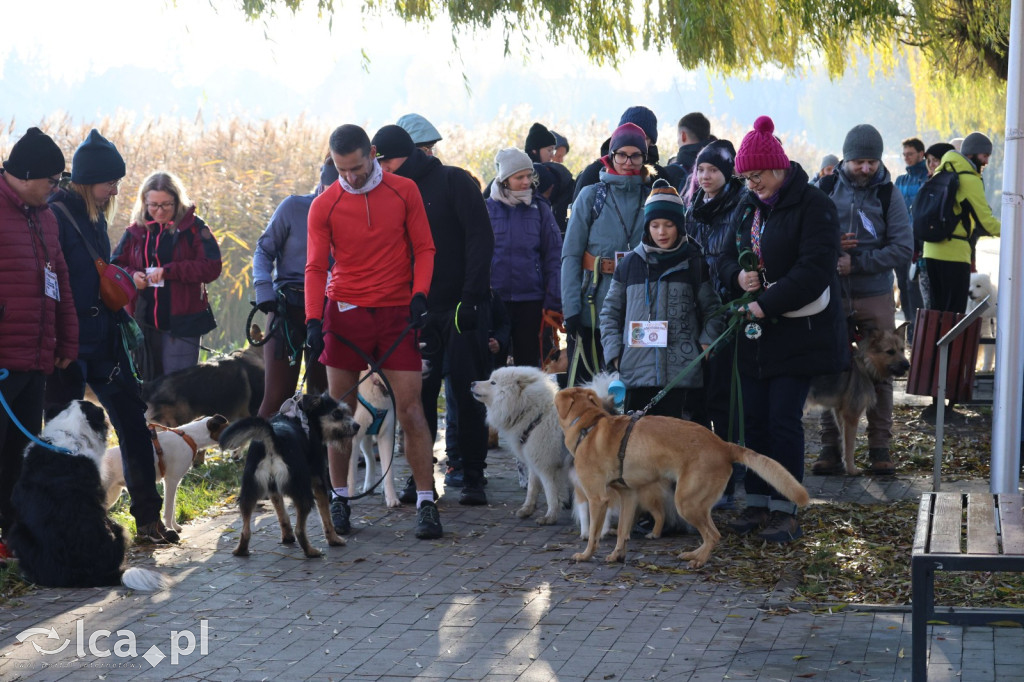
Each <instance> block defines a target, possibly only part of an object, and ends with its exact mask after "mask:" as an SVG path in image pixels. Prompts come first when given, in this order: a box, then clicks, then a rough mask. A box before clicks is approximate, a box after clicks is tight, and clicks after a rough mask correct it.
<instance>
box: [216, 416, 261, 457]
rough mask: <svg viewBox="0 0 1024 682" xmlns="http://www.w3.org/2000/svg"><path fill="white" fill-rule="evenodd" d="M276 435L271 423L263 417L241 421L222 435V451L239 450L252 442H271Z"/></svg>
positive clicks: (225, 430) (247, 418)
mask: <svg viewBox="0 0 1024 682" xmlns="http://www.w3.org/2000/svg"><path fill="white" fill-rule="evenodd" d="M273 435H274V431H273V429H271V428H270V422H268V421H267V420H266V419H263V418H261V417H246V418H245V419H239V420H238V421H236V422H235V423H233V424H232V425H231V426H229V427H227V428H226V429H224V432H223V433H222V434H220V441H219V442H220V447H221V449H222V450H237V449H238V448H240V447H243V446H245V445H246V444H248V443H249V441H252V440H264V441H265V440H270V439H271V438H272V437H273Z"/></svg>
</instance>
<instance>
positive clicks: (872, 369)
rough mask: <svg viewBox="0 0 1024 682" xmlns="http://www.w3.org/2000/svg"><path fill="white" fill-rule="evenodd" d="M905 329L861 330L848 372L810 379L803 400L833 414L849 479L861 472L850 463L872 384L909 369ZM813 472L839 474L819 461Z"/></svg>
mask: <svg viewBox="0 0 1024 682" xmlns="http://www.w3.org/2000/svg"><path fill="white" fill-rule="evenodd" d="M905 329H906V325H905V324H902V325H900V326H899V327H898V328H897V329H896V331H892V332H889V331H882V330H880V329H870V330H864V331H862V333H863V337H862V338H861V339H860V340H859V341H857V344H856V346H855V347H854V350H853V362H852V363H851V366H850V369H848V370H846V371H845V372H841V373H839V374H828V375H825V376H819V377H814V378H813V379H811V390H810V392H809V393H808V395H807V401H808V402H809V403H813V404H815V405H819V406H821V407H824V408H827V409H831V410H832V414H834V415H835V418H836V423H837V424H838V425H839V431H840V433H841V434H842V444H843V463H844V465H845V468H846V473H847V474H849V475H851V476H857V475H859V474H860V473H861V472H860V469H858V468H857V465H856V464H855V463H854V461H853V454H854V449H855V445H856V440H857V423H858V422H859V421H860V418H861V415H863V414H864V413H865V412H867V411H868V410H869V409H871V408H872V407H874V406H875V403H876V402H877V400H878V397H877V395H876V394H875V384H877V383H880V382H883V381H886V380H888V379H891V378H892V377H901V376H903V375H904V374H906V373H907V370H909V369H910V363H909V362H908V361H907V355H906V342H905V341H904V340H903V338H904V331H905ZM814 473H816V474H836V473H841V471H840V470H839V468H838V466H837V465H836V464H835V463H834V462H833V461H831V460H829V461H825V460H819V461H818V462H815V463H814ZM887 473H888V472H887Z"/></svg>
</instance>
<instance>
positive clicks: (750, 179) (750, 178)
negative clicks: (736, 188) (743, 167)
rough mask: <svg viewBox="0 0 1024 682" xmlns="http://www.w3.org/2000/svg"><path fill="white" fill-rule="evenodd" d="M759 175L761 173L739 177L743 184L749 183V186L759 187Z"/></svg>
mask: <svg viewBox="0 0 1024 682" xmlns="http://www.w3.org/2000/svg"><path fill="white" fill-rule="evenodd" d="M761 175H762V173H751V174H750V175H741V176H740V177H741V178H743V182H747V183H750V184H751V185H760V184H761Z"/></svg>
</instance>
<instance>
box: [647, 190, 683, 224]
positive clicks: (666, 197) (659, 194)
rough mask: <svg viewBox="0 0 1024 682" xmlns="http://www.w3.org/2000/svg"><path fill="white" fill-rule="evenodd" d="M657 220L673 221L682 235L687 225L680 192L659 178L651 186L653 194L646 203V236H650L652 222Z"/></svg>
mask: <svg viewBox="0 0 1024 682" xmlns="http://www.w3.org/2000/svg"><path fill="white" fill-rule="evenodd" d="M657 218H662V219H664V220H671V221H672V222H673V223H675V225H676V227H678V228H679V232H680V233H682V231H683V227H684V225H685V224H686V207H685V206H684V205H683V200H682V199H680V198H679V192H677V191H676V188H675V187H673V186H672V185H670V184H669V183H668V182H667V181H666V180H664V179H661V178H659V179H658V180H655V181H654V185H652V186H651V193H650V194H649V195H648V197H647V201H646V202H644V234H649V228H650V226H651V221H652V220H655V219H657Z"/></svg>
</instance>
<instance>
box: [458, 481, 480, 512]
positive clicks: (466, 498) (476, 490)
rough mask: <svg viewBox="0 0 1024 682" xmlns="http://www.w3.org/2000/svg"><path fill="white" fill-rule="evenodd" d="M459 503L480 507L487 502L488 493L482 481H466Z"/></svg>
mask: <svg viewBox="0 0 1024 682" xmlns="http://www.w3.org/2000/svg"><path fill="white" fill-rule="evenodd" d="M459 504H465V505H469V506H471V507H480V506H483V505H485V504H487V493H485V492H484V487H483V485H481V484H480V483H466V484H465V485H464V486H463V487H462V495H460V496H459Z"/></svg>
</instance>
